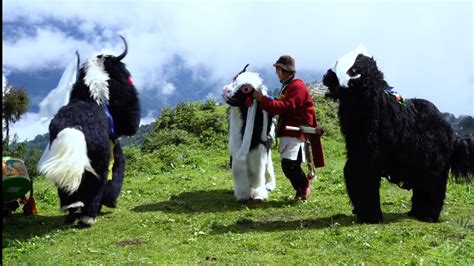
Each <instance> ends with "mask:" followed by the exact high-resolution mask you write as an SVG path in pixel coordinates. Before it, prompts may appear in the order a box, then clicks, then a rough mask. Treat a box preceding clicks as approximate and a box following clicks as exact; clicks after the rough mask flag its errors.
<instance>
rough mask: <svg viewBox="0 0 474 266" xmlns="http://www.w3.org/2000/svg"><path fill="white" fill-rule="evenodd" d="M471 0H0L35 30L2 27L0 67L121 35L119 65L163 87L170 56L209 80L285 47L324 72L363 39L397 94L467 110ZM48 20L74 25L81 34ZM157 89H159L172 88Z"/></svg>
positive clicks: (265, 62)
mask: <svg viewBox="0 0 474 266" xmlns="http://www.w3.org/2000/svg"><path fill="white" fill-rule="evenodd" d="M473 6H474V5H473V4H472V2H471V1H460V2H448V1H419V0H416V1H400V2H389V1H382V2H379V1H365V2H362V3H350V2H348V1H336V2H330V1H315V2H314V1H282V0H280V1H263V0H262V1H195V2H192V1H184V0H183V1H176V2H169V1H148V0H141V1H140V0H137V1H125V0H107V1H80V0H73V1H64V2H61V1H53V0H49V1H48V0H46V1H39V0H30V1H20V0H6V1H4V2H3V7H4V18H3V22H4V23H5V22H18V23H20V22H21V23H26V24H28V25H30V26H33V27H34V28H35V29H36V34H34V35H31V34H26V33H24V34H21V33H20V34H19V37H17V38H14V39H9V38H8V35H5V34H4V35H3V55H4V58H3V67H4V69H5V70H6V71H19V70H21V71H36V70H40V69H47V68H51V67H56V68H64V67H65V66H66V65H67V63H68V62H69V59H70V58H71V56H72V55H73V53H74V51H75V50H76V49H79V51H80V53H81V56H83V57H88V56H90V55H91V54H92V53H93V52H96V51H98V50H102V49H104V48H107V49H110V50H112V51H117V53H119V52H120V51H121V50H122V49H123V46H122V43H121V42H120V40H119V39H118V38H117V36H116V35H117V34H123V35H124V36H125V37H126V38H127V41H128V43H129V54H128V56H127V57H126V58H125V59H124V62H125V63H127V65H128V68H129V70H130V72H131V73H132V75H133V78H134V81H135V84H136V86H137V88H138V89H139V90H142V89H150V88H153V87H154V86H156V84H164V82H165V81H166V80H167V77H166V73H172V72H173V69H172V68H173V67H178V66H173V64H172V63H173V58H175V56H176V55H178V56H180V57H181V58H183V59H184V60H185V62H184V63H185V65H186V66H188V67H194V66H204V67H205V68H206V69H209V73H210V75H211V76H210V77H207V78H208V79H212V80H213V81H215V80H228V79H229V78H231V77H232V76H233V75H234V74H235V73H236V72H237V71H238V70H239V69H241V67H242V66H244V65H245V64H247V63H250V69H257V68H258V69H264V70H265V71H269V72H273V68H272V64H273V63H274V61H275V60H276V59H277V58H278V57H279V56H280V55H282V54H290V55H292V56H293V57H294V58H295V59H296V67H297V69H305V70H307V71H314V72H320V71H325V70H326V69H328V68H329V67H331V66H332V64H333V63H334V61H335V60H336V59H337V58H339V57H340V56H341V55H343V54H345V53H347V52H348V51H351V50H352V49H354V48H355V47H356V46H357V45H358V44H359V43H364V44H365V46H366V47H367V48H368V50H369V53H371V54H372V55H373V56H374V58H375V59H376V60H377V63H378V65H379V67H380V69H381V70H382V71H383V72H384V74H385V77H386V79H387V81H388V82H389V83H390V84H391V85H393V86H395V88H396V90H397V91H398V92H399V93H401V94H402V95H403V96H404V97H416V98H426V99H428V100H430V101H432V102H434V103H435V104H436V105H437V106H438V108H439V109H440V110H441V111H445V112H451V113H454V114H456V115H460V114H470V115H474V107H473V106H474V102H473V85H474V84H473V76H474V71H473V62H474V55H473V51H472V47H473V44H474V37H473V24H472V17H473V10H474V7H473ZM51 21H61V22H63V23H64V25H67V27H70V28H71V27H72V28H74V27H76V28H74V30H75V31H78V32H80V33H81V34H82V35H83V37H78V36H73V35H71V34H70V33H67V32H64V31H63V30H62V28H58V27H56V26H53V25H55V24H51ZM6 36H7V37H6ZM5 38H6V39H5ZM165 66H166V69H165ZM170 68H171V69H170ZM193 75H194V77H195V78H202V77H200V73H198V72H196V73H193ZM7 77H8V75H7ZM275 79H276V77H275ZM173 85H174V86H175V87H176V86H178V87H179V84H177V83H176V82H175V84H173ZM158 89H160V90H161V94H162V95H168V94H167V93H169V91H170V90H169V89H170V88H169V87H166V86H160V87H159V88H158Z"/></svg>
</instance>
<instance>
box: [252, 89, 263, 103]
mask: <svg viewBox="0 0 474 266" xmlns="http://www.w3.org/2000/svg"><path fill="white" fill-rule="evenodd" d="M253 98H255V100H257V101H260V100H262V98H263V93H262V92H261V91H258V90H254V91H253Z"/></svg>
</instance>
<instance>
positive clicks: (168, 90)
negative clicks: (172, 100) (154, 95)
mask: <svg viewBox="0 0 474 266" xmlns="http://www.w3.org/2000/svg"><path fill="white" fill-rule="evenodd" d="M175 90H176V87H175V86H174V85H173V83H169V82H166V83H165V85H164V86H163V89H162V91H161V92H162V93H163V94H164V95H171V94H173V92H174V91H175Z"/></svg>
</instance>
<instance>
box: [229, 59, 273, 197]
mask: <svg viewBox="0 0 474 266" xmlns="http://www.w3.org/2000/svg"><path fill="white" fill-rule="evenodd" d="M245 68H246V67H245ZM245 68H244V70H243V71H242V72H241V73H239V74H238V75H237V76H236V77H235V78H234V80H233V82H232V83H230V84H228V85H225V86H224V88H223V94H222V95H223V97H224V100H225V101H226V103H227V104H229V105H230V108H229V146H230V153H231V158H232V181H233V184H234V196H235V197H236V198H237V201H239V202H245V201H249V200H254V201H256V202H261V201H263V200H265V199H267V198H268V191H272V190H273V189H275V173H274V171H273V163H272V156H271V149H270V148H271V144H272V139H273V138H274V126H273V124H272V117H271V116H270V115H269V114H268V113H267V112H265V111H263V110H262V109H261V108H260V107H259V106H258V102H257V101H256V100H254V99H253V98H252V93H253V90H254V89H255V90H261V91H262V92H263V93H265V94H266V92H267V88H266V87H265V85H263V80H262V79H261V78H260V76H259V75H258V74H257V73H252V72H245ZM244 85H249V86H244Z"/></svg>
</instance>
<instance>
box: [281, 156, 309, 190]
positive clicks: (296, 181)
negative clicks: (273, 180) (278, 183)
mask: <svg viewBox="0 0 474 266" xmlns="http://www.w3.org/2000/svg"><path fill="white" fill-rule="evenodd" d="M302 156H303V155H302V151H301V149H300V151H299V152H298V158H297V159H296V160H290V159H285V158H283V159H281V168H282V170H283V173H285V176H286V178H288V179H289V180H290V182H291V185H292V186H293V188H294V189H295V190H297V191H298V190H299V189H300V188H303V187H304V186H307V185H308V179H307V178H306V174H305V173H304V172H303V169H301V161H302Z"/></svg>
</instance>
